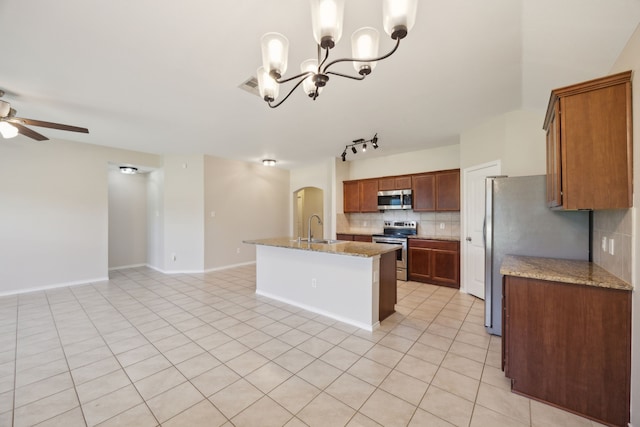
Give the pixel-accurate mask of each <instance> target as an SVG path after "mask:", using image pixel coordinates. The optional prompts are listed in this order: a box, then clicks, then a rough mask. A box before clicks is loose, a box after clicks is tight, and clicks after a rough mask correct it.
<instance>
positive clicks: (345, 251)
mask: <svg viewBox="0 0 640 427" xmlns="http://www.w3.org/2000/svg"><path fill="white" fill-rule="evenodd" d="M243 243H248V244H252V245H264V246H275V247H279V248H288V249H300V250H303V251H314V252H325V253H330V254H338V255H349V256H359V257H367V258H370V257H374V256H376V255H382V254H386V253H387V252H393V251H396V250H398V249H401V248H402V246H400V245H388V244H385V243H367V242H351V241H338V242H336V243H308V242H306V241H298V239H294V238H293V237H275V238H271V239H258V240H245V241H243Z"/></svg>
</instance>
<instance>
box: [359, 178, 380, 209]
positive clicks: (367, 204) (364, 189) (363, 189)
mask: <svg viewBox="0 0 640 427" xmlns="http://www.w3.org/2000/svg"><path fill="white" fill-rule="evenodd" d="M359 186H360V212H378V180H377V179H367V180H364V181H360V182H359Z"/></svg>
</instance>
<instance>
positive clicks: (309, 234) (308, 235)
mask: <svg viewBox="0 0 640 427" xmlns="http://www.w3.org/2000/svg"><path fill="white" fill-rule="evenodd" d="M314 216H315V217H316V218H318V224H319V225H322V219H320V216H318V215H317V214H313V215H311V216H310V217H309V225H308V227H307V242H309V243H311V239H312V238H313V235H312V234H311V220H312V219H313V217H314Z"/></svg>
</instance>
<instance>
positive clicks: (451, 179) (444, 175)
mask: <svg viewBox="0 0 640 427" xmlns="http://www.w3.org/2000/svg"><path fill="white" fill-rule="evenodd" d="M436 210H437V211H459V210H460V170H455V171H447V172H438V173H437V174H436Z"/></svg>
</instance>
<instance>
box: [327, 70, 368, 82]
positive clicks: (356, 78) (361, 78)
mask: <svg viewBox="0 0 640 427" xmlns="http://www.w3.org/2000/svg"><path fill="white" fill-rule="evenodd" d="M325 74H332V75H334V76H340V77H346V78H348V79H352V80H364V78H365V77H366V75H364V76H362V75H360V76H357V77H356V76H350V75H348V74H342V73H336V72H335V71H327V72H326V73H325Z"/></svg>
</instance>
